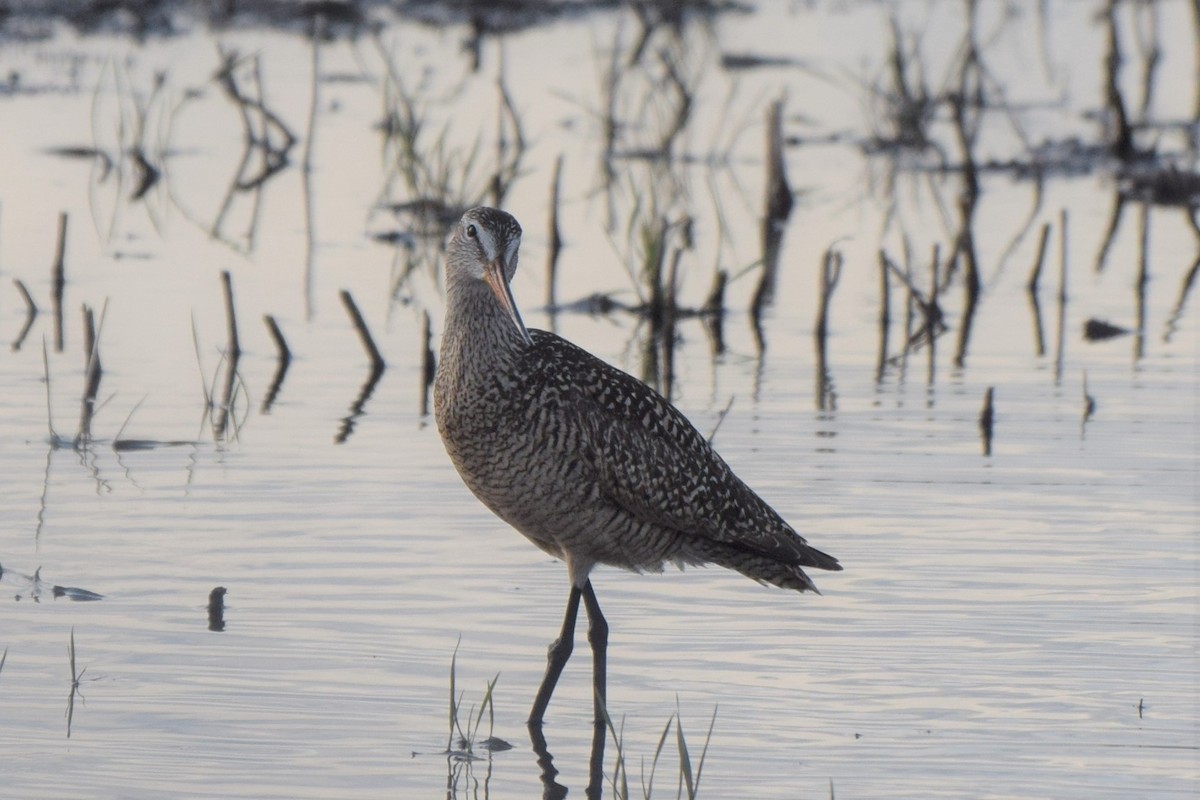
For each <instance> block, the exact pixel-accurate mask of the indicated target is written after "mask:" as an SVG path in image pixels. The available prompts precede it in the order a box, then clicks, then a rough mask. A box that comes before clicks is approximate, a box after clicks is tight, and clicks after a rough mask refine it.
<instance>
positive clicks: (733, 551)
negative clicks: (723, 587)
mask: <svg viewBox="0 0 1200 800" xmlns="http://www.w3.org/2000/svg"><path fill="white" fill-rule="evenodd" d="M801 548H802V549H801V552H800V553H799V554H798V555H799V558H797V559H795V560H790V559H789V560H787V561H781V560H779V559H778V558H774V557H772V556H769V555H765V554H763V553H761V552H758V551H755V550H751V549H748V548H745V547H739V546H738V545H736V544H731V543H728V542H718V541H714V540H712V539H696V540H693V541H692V542H690V547H689V550H690V556H691V558H689V559H688V560H689V561H690V560H692V559H694V560H695V561H696V562H697V563H709V564H716V565H717V566H721V567H725V568H727V569H732V570H734V571H735V572H740V573H742V574H743V575H745V576H746V577H747V578H752V579H754V580H756V581H758V582H759V583H769V584H771V585H772V586H778V587H780V588H781V589H795V590H796V591H798V592H815V593H817V594H820V593H821V592H820V591H819V590H818V589H817V585H816V584H815V583H813V582H812V579H811V578H809V577H808V575H807V574H806V573H805V572H804V569H803V567H817V568H818V569H828V570H840V569H841V568H842V565H841V564H839V563H838V560H837V559H836V558H834V557H833V556H831V555H828V554H827V553H822V552H821V551H820V550H817V549H816V548H813V547H808V546H807V545H801Z"/></svg>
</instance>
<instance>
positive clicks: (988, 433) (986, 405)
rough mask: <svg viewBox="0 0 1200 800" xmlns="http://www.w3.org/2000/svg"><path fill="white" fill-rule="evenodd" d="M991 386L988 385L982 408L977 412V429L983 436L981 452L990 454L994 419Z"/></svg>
mask: <svg viewBox="0 0 1200 800" xmlns="http://www.w3.org/2000/svg"><path fill="white" fill-rule="evenodd" d="M993 394H994V389H993V387H991V386H989V387H988V388H987V392H985V393H984V395H983V410H982V411H980V412H979V431H980V433H981V434H982V436H983V454H984V455H985V456H990V455H991V454H992V423H993V422H994V421H995V409H994V408H993V406H992V397H993Z"/></svg>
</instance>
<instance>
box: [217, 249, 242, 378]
mask: <svg viewBox="0 0 1200 800" xmlns="http://www.w3.org/2000/svg"><path fill="white" fill-rule="evenodd" d="M221 285H222V287H223V289H224V292H225V325H226V330H227V331H228V339H229V357H230V358H231V359H234V360H237V358H238V357H239V356H240V355H241V354H242V346H241V343H240V342H239V341H238V329H237V315H236V314H234V311H233V277H232V276H231V275H230V274H229V270H225V271H224V272H222V273H221Z"/></svg>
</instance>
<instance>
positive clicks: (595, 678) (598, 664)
mask: <svg viewBox="0 0 1200 800" xmlns="http://www.w3.org/2000/svg"><path fill="white" fill-rule="evenodd" d="M583 605H584V607H585V608H586V609H587V615H588V642H589V643H590V644H591V645H592V688H593V689H594V690H595V709H596V716H597V717H599V716H602V715H601V713H600V711H601V709H602V708H603V707H604V705H605V702H606V700H607V685H608V659H607V653H608V621H607V620H605V619H604V614H602V613H600V601H598V600H597V599H596V592H595V591H594V590H593V589H592V582H591V581H588V582H587V583H585V584H584V585H583Z"/></svg>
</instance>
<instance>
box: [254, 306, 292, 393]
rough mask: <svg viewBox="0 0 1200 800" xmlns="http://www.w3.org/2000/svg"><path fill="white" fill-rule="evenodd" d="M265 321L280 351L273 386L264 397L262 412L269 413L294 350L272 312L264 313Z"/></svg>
mask: <svg viewBox="0 0 1200 800" xmlns="http://www.w3.org/2000/svg"><path fill="white" fill-rule="evenodd" d="M263 322H265V323H266V325H267V330H268V331H270V333H271V338H272V339H273V340H274V341H275V349H276V350H277V351H278V352H279V363H278V365H277V366H276V367H275V377H273V378H272V379H271V386H270V388H269V389H267V395H266V397H264V398H263V402H262V409H261V410H262V413H264V414H266V413H269V412H270V410H271V406H272V405H274V404H275V398H276V397H277V396H278V395H279V390H280V388H281V387H282V386H283V378H284V376H285V375H287V371H288V367H289V366H290V365H291V363H292V351H291V350H290V349H288V345H287V340H285V339H284V338H283V331H282V330H280V329H279V324H278V323H276V322H275V318H274V317H273V316H271V315H270V314H264V315H263Z"/></svg>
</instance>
